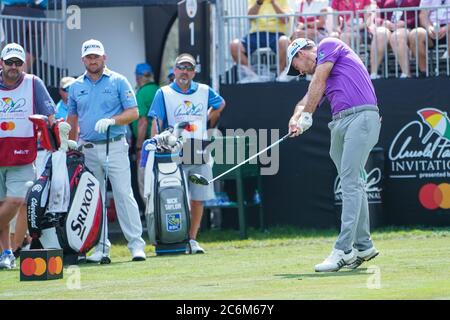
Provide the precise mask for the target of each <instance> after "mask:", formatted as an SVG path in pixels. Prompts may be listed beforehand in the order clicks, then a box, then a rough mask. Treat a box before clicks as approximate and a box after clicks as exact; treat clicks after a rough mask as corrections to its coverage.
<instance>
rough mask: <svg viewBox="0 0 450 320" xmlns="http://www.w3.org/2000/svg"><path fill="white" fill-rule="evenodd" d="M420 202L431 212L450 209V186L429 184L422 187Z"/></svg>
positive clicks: (446, 184)
mask: <svg viewBox="0 0 450 320" xmlns="http://www.w3.org/2000/svg"><path fill="white" fill-rule="evenodd" d="M419 201H420V203H421V204H422V206H424V207H425V208H427V209H429V210H434V209H438V208H441V209H450V184H448V183H441V184H439V185H436V184H434V183H428V184H426V185H424V186H422V188H420V191H419Z"/></svg>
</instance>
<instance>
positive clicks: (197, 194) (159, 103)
mask: <svg viewBox="0 0 450 320" xmlns="http://www.w3.org/2000/svg"><path fill="white" fill-rule="evenodd" d="M195 66H196V63H195V59H194V58H193V57H192V56H191V55H190V54H187V53H183V54H181V55H179V56H178V57H177V59H176V60H175V69H174V73H175V81H174V82H173V83H172V84H170V85H167V86H164V87H162V88H161V89H159V90H158V92H157V93H156V96H155V99H154V100H153V104H152V107H151V109H150V112H149V117H152V118H153V125H152V135H155V134H156V133H157V128H162V129H164V128H166V127H167V126H174V125H175V124H177V123H180V122H184V121H188V122H190V123H192V124H193V126H195V127H196V128H197V129H196V130H195V131H193V132H186V131H184V132H183V137H184V138H185V139H186V140H187V142H186V143H190V142H189V141H192V140H193V139H195V140H202V141H204V140H206V139H207V138H208V135H207V123H208V121H209V124H210V127H215V126H216V124H217V122H218V120H219V117H220V113H221V112H222V110H223V109H224V108H225V101H224V100H223V98H222V97H221V96H220V95H218V94H217V93H216V92H215V91H214V90H213V89H211V88H210V87H209V86H207V85H205V84H201V83H197V82H194V81H192V80H193V79H194V77H195ZM180 105H181V106H183V108H180ZM199 106H207V107H206V108H204V107H203V108H202V107H199ZM180 110H181V111H180ZM194 111H196V112H194ZM182 168H183V171H184V173H185V175H186V177H188V176H190V175H192V174H201V175H202V176H204V177H205V178H207V179H212V166H211V164H210V163H205V164H193V163H190V164H183V165H182ZM188 188H189V197H190V202H191V228H190V231H189V237H190V241H189V247H190V250H188V249H189V248H187V250H188V251H187V252H188V253H204V252H205V250H203V248H202V247H200V245H199V244H198V242H197V241H196V239H197V233H198V229H199V228H200V222H201V220H202V215H203V201H207V200H210V199H212V198H214V188H213V185H212V184H209V185H207V186H202V185H198V184H194V183H192V182H190V181H189V186H188Z"/></svg>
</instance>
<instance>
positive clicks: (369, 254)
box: [346, 247, 380, 269]
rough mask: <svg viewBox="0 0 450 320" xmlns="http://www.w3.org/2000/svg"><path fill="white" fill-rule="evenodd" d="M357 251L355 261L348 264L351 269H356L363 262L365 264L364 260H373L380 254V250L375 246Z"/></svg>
mask: <svg viewBox="0 0 450 320" xmlns="http://www.w3.org/2000/svg"><path fill="white" fill-rule="evenodd" d="M355 251H356V260H355V262H353V263H351V264H349V265H348V266H346V267H347V268H349V269H356V268H358V267H359V266H360V265H361V264H363V262H365V261H369V260H372V259H373V258H375V257H376V256H377V255H379V254H380V252H379V251H378V250H377V249H376V248H375V247H372V248H369V249H367V250H363V251H358V250H355Z"/></svg>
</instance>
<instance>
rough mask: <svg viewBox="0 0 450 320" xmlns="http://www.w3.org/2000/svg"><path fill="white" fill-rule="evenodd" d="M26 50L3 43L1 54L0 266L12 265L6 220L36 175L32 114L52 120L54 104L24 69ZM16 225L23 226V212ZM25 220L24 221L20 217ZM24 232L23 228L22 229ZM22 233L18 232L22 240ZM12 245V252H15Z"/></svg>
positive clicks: (14, 210)
mask: <svg viewBox="0 0 450 320" xmlns="http://www.w3.org/2000/svg"><path fill="white" fill-rule="evenodd" d="M25 61H26V52H25V50H24V49H23V47H22V46H21V45H19V44H17V43H9V44H7V45H6V46H5V47H4V48H3V50H2V53H1V66H2V70H1V71H0V104H1V110H2V112H0V123H1V130H0V154H1V155H2V156H1V157H0V249H2V250H1V251H2V252H1V256H0V269H11V268H14V267H15V265H16V262H15V256H14V254H13V252H12V251H13V250H12V249H13V248H11V243H10V236H9V223H10V221H11V220H12V219H13V218H14V217H15V216H16V214H17V212H18V210H19V208H20V207H21V206H22V205H23V204H24V202H25V196H26V194H27V190H28V187H27V183H29V182H32V181H34V180H35V178H36V172H35V167H34V161H35V159H36V156H37V138H36V136H35V132H34V125H33V123H32V122H31V121H30V120H29V119H28V117H29V116H30V115H32V114H41V115H45V116H48V119H49V121H50V123H51V124H52V123H53V122H54V114H55V104H54V103H53V100H52V98H51V97H50V94H49V93H48V91H47V88H46V87H45V85H44V83H43V81H42V80H41V79H39V78H38V77H36V76H34V75H31V74H27V73H25V72H24V70H25V67H26V63H25ZM20 217H22V220H20V218H18V219H19V220H20V221H17V224H18V225H19V224H22V225H23V226H25V225H26V215H23V214H22V215H21V216H20ZM24 219H25V220H24ZM22 230H23V231H25V232H26V228H22ZM23 236H24V232H23V233H22V234H21V237H22V239H23ZM17 249H20V248H15V250H14V251H17Z"/></svg>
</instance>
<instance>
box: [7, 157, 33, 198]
mask: <svg viewBox="0 0 450 320" xmlns="http://www.w3.org/2000/svg"><path fill="white" fill-rule="evenodd" d="M35 179H36V169H35V167H34V165H33V164H31V163H30V164H26V165H23V166H16V167H0V201H3V200H5V199H6V198H7V197H8V198H22V199H25V197H26V195H27V192H28V187H27V182H29V181H30V182H33V181H35Z"/></svg>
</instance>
